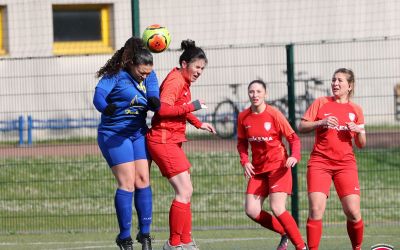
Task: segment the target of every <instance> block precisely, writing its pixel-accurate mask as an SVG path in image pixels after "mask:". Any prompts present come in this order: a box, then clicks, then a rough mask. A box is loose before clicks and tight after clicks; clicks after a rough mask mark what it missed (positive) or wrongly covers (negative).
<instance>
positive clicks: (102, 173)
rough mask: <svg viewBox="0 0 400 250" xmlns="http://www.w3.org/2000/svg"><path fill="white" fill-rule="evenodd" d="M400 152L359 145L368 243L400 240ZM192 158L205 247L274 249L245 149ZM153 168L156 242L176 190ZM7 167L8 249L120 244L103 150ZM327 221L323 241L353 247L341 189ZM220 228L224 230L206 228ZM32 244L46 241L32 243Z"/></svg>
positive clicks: (4, 238)
mask: <svg viewBox="0 0 400 250" xmlns="http://www.w3.org/2000/svg"><path fill="white" fill-rule="evenodd" d="M399 152H400V149H390V150H369V151H360V152H357V159H358V165H359V176H360V182H361V187H362V213H363V218H364V221H365V224H366V241H365V242H366V244H373V243H375V244H376V243H381V242H382V243H388V244H393V245H397V246H399V244H398V240H399V238H398V237H394V235H400V229H399V227H400V187H399V185H398V180H399V178H400V167H399V164H398V163H399V162H400V154H399ZM189 158H190V161H191V162H192V165H193V168H192V177H193V183H194V188H195V192H194V195H193V200H192V207H193V226H194V230H195V231H196V234H195V236H196V238H197V239H198V241H199V243H200V245H202V246H203V247H202V249H270V248H269V247H267V248H265V246H274V245H276V242H277V240H278V239H277V238H276V236H275V235H273V234H272V233H270V232H267V231H265V230H262V229H259V227H258V226H257V225H256V224H255V223H253V222H252V221H250V220H249V219H248V218H247V217H246V216H245V214H244V211H243V203H244V202H243V198H244V196H243V195H244V190H245V186H246V183H245V179H244V177H243V175H242V172H241V171H242V170H241V167H240V166H239V163H238V157H237V154H235V153H209V154H205V153H201V154H195V153H190V154H189ZM307 158H308V154H304V155H303V160H302V162H301V164H299V165H298V180H299V208H300V211H299V214H300V224H301V225H303V226H304V224H305V220H306V218H307V197H306V186H305V185H306V183H305V171H306V170H305V166H306V165H305V164H306V162H307ZM151 171H152V187H153V194H154V199H153V200H154V213H153V229H154V231H156V239H157V241H156V246H157V244H158V245H159V246H161V244H162V241H164V240H165V239H166V235H165V231H166V228H167V225H168V224H167V223H168V209H169V206H170V202H171V199H172V197H173V196H172V195H173V192H172V189H171V187H170V186H169V184H168V183H167V181H166V180H165V179H164V178H162V177H161V176H160V174H159V171H158V169H157V167H155V166H153V168H152V170H151ZM0 172H1V175H0V190H1V193H0V249H84V248H85V247H86V248H85V249H88V248H89V249H90V248H91V249H112V248H115V246H114V244H113V242H112V241H113V238H114V236H115V234H116V232H117V223H116V219H115V215H114V206H113V195H114V192H115V187H116V186H115V181H114V179H113V177H112V175H111V173H110V172H109V169H108V166H107V165H106V163H105V161H104V160H103V159H102V158H101V157H100V156H82V157H74V158H68V157H59V156H54V157H32V158H18V157H13V158H1V159H0ZM288 209H289V210H290V200H289V201H288ZM134 217H135V216H134ZM324 223H325V224H324V225H326V226H327V228H326V230H325V232H326V233H324V236H325V237H326V238H324V242H326V244H327V245H326V247H322V248H321V249H348V247H347V246H348V239H347V236H346V232H345V218H344V216H343V212H342V211H341V207H340V202H339V201H338V199H337V196H336V194H335V191H334V190H333V189H332V196H331V198H330V199H329V200H328V206H327V211H326V213H325V218H324ZM133 224H136V222H135V221H134V222H133ZM216 228H223V229H224V230H218V231H210V230H206V229H216ZM226 228H228V229H238V228H239V229H240V228H252V229H248V230H225V229H226ZM256 229H257V230H256ZM302 229H304V228H302ZM88 232H109V233H88ZM163 232H164V233H163ZM396 241H397V242H396ZM52 242H54V243H52ZM13 244H14V245H13ZM15 244H17V245H15ZM24 244H25V245H24ZM29 244H31V245H32V246H34V247H36V246H37V247H38V248H32V247H29V248H28V247H27V246H28V245H29ZM96 244H98V245H96ZM324 244H325V243H324ZM338 244H339V245H338ZM340 244H343V245H340ZM59 245H60V246H59ZM13 246H14V247H13ZM74 246H75V247H76V248H74ZM90 246H93V247H90ZM97 246H99V247H97ZM249 246H251V247H249ZM342 246H343V247H342ZM263 247H264V248H263Z"/></svg>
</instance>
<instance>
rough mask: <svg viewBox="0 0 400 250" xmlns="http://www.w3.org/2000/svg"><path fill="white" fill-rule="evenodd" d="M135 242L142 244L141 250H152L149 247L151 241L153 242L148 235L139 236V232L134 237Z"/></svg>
mask: <svg viewBox="0 0 400 250" xmlns="http://www.w3.org/2000/svg"><path fill="white" fill-rule="evenodd" d="M136 240H137V241H138V242H139V243H140V244H142V250H153V248H152V247H151V241H152V240H153V239H152V238H151V237H150V234H141V233H140V232H139V233H138V234H137V235H136Z"/></svg>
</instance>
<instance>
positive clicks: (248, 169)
mask: <svg viewBox="0 0 400 250" xmlns="http://www.w3.org/2000/svg"><path fill="white" fill-rule="evenodd" d="M243 169H244V176H245V177H246V178H248V179H249V178H251V177H252V176H253V175H254V174H255V173H254V167H253V164H251V163H250V162H248V163H246V164H244V166H243Z"/></svg>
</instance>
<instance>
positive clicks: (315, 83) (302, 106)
mask: <svg viewBox="0 0 400 250" xmlns="http://www.w3.org/2000/svg"><path fill="white" fill-rule="evenodd" d="M283 73H284V74H286V71H284V72H283ZM306 74H307V72H304V71H300V72H298V73H297V74H296V77H295V82H302V83H303V84H304V94H301V95H297V96H296V100H295V117H296V126H298V125H299V123H300V119H301V117H302V116H303V115H304V113H305V112H306V110H307V108H308V107H309V106H310V105H311V103H313V102H314V100H315V94H313V92H314V93H316V92H320V93H323V95H327V96H328V95H330V89H329V88H326V87H323V84H324V82H323V81H322V80H321V79H319V78H317V77H309V78H304V75H306ZM268 103H269V104H270V105H272V106H275V107H276V108H278V109H279V111H281V112H282V114H283V115H284V116H285V117H286V118H289V98H288V96H287V95H285V96H283V97H281V98H279V99H275V100H272V101H269V102H268Z"/></svg>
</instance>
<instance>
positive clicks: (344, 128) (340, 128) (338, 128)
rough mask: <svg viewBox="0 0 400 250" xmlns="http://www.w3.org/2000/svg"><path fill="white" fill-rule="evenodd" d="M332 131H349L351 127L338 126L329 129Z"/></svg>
mask: <svg viewBox="0 0 400 250" xmlns="http://www.w3.org/2000/svg"><path fill="white" fill-rule="evenodd" d="M328 128H330V129H334V130H338V131H342V130H349V127H347V125H337V126H335V127H330V126H329V127H328Z"/></svg>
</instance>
